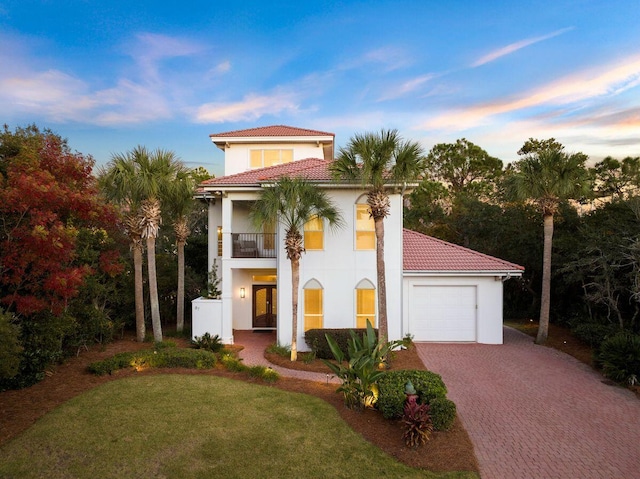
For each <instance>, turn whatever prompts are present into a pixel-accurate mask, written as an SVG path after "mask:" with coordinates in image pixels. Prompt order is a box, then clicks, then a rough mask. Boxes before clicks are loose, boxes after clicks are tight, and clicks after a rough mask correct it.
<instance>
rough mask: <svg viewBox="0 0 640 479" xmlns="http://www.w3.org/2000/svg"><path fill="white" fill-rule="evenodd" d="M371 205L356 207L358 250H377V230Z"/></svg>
mask: <svg viewBox="0 0 640 479" xmlns="http://www.w3.org/2000/svg"><path fill="white" fill-rule="evenodd" d="M370 211H371V210H370V209H369V205H356V249H357V250H375V249H376V230H375V224H374V222H373V218H371V214H370Z"/></svg>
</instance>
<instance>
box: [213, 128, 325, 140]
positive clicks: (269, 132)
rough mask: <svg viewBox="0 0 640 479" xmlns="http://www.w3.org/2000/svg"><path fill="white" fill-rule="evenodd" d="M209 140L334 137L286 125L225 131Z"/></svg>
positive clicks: (214, 134) (322, 132)
mask: <svg viewBox="0 0 640 479" xmlns="http://www.w3.org/2000/svg"><path fill="white" fill-rule="evenodd" d="M209 136H210V137H211V138H218V137H220V138H222V137H229V138H233V137H246V136H335V135H334V134H333V133H327V132H325V131H317V130H309V129H307V128H296V127H294V126H286V125H272V126H262V127H258V128H248V129H246V130H235V131H226V132H222V133H213V134H211V135H209Z"/></svg>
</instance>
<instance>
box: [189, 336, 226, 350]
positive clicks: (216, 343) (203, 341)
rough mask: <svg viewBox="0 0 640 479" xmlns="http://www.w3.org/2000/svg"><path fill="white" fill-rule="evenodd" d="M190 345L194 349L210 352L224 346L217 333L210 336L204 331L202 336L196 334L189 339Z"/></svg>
mask: <svg viewBox="0 0 640 479" xmlns="http://www.w3.org/2000/svg"><path fill="white" fill-rule="evenodd" d="M191 346H192V347H193V348H195V349H205V350H207V351H211V352H212V353H218V352H220V351H221V350H222V348H223V347H224V344H222V339H221V338H220V336H218V335H217V334H216V335H215V336H211V334H209V333H204V334H203V335H202V336H196V337H195V338H193V340H192V341H191Z"/></svg>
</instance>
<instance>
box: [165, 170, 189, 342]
mask: <svg viewBox="0 0 640 479" xmlns="http://www.w3.org/2000/svg"><path fill="white" fill-rule="evenodd" d="M194 193H195V181H194V179H193V176H192V174H191V172H190V171H187V170H186V169H184V168H181V169H180V170H179V171H178V172H177V173H176V178H175V180H174V181H173V182H172V183H171V184H170V187H169V189H168V190H167V194H166V196H165V200H166V203H167V208H168V210H169V213H170V214H171V217H172V221H173V230H174V233H175V235H176V249H177V252H178V292H177V294H176V296H177V299H176V301H177V311H176V318H177V319H176V331H178V332H182V331H183V330H184V246H185V244H186V243H187V238H188V237H189V234H190V233H191V232H190V231H189V223H188V218H189V213H190V212H191V210H192V208H193V205H194V199H193V195H194Z"/></svg>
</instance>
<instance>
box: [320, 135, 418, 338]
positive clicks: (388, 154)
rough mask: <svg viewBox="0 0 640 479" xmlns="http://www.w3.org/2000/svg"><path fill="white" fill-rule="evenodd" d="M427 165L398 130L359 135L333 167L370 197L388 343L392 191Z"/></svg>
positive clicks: (381, 324) (383, 334) (381, 330)
mask: <svg viewBox="0 0 640 479" xmlns="http://www.w3.org/2000/svg"><path fill="white" fill-rule="evenodd" d="M423 164H424V155H423V150H422V148H421V147H420V145H419V144H418V143H416V142H411V141H405V140H404V139H402V137H401V136H400V135H399V134H398V131H397V130H384V129H383V130H382V131H381V132H380V133H379V134H377V133H365V134H359V135H355V136H354V137H353V138H352V139H351V140H350V141H349V143H348V144H347V146H346V147H344V148H340V151H339V155H338V158H337V159H336V161H334V162H333V164H332V166H331V170H332V174H333V177H334V179H335V180H337V181H351V182H357V183H360V184H361V186H362V187H363V188H365V189H366V190H367V191H368V193H367V204H368V205H369V209H370V215H371V218H373V221H374V224H375V235H376V269H377V277H378V278H377V279H378V287H377V289H378V315H379V319H378V336H379V339H380V340H381V341H384V342H386V341H387V338H388V335H389V331H388V329H389V328H388V321H387V288H386V276H385V265H384V219H385V218H386V217H387V216H389V213H390V205H391V203H390V199H389V194H388V192H387V191H388V190H387V189H388V188H389V187H391V186H396V187H400V188H402V192H404V189H405V188H406V186H407V184H408V183H411V182H414V181H416V180H417V178H418V176H419V175H420V173H421V172H422V169H423Z"/></svg>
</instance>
